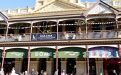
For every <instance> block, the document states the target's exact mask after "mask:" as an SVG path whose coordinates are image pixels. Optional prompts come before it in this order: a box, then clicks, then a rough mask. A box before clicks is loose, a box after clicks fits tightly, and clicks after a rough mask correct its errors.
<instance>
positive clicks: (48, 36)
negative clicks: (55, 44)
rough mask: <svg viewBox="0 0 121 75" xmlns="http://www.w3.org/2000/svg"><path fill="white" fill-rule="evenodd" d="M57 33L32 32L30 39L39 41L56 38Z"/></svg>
mask: <svg viewBox="0 0 121 75" xmlns="http://www.w3.org/2000/svg"><path fill="white" fill-rule="evenodd" d="M56 39H57V35H56V34H55V33H53V34H32V36H31V40H32V41H41V40H56Z"/></svg>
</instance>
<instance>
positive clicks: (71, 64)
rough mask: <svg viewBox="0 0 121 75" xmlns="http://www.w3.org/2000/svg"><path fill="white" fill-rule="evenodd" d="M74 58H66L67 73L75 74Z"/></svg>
mask: <svg viewBox="0 0 121 75" xmlns="http://www.w3.org/2000/svg"><path fill="white" fill-rule="evenodd" d="M75 61H76V60H75V59H74V58H68V59H67V74H73V75H75V74H76V62H75Z"/></svg>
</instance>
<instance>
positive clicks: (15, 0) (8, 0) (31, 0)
mask: <svg viewBox="0 0 121 75" xmlns="http://www.w3.org/2000/svg"><path fill="white" fill-rule="evenodd" d="M35 1H36V0H1V1H0V10H6V9H14V8H25V7H27V6H29V7H33V6H35ZM81 1H82V2H85V1H88V2H92V1H97V0H81Z"/></svg>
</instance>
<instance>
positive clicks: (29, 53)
mask: <svg viewBox="0 0 121 75" xmlns="http://www.w3.org/2000/svg"><path fill="white" fill-rule="evenodd" d="M30 26H31V30H30V37H29V40H30V41H31V35H32V27H33V22H32V21H31V25H30ZM30 57H31V49H30V46H28V67H27V71H28V74H29V69H30Z"/></svg>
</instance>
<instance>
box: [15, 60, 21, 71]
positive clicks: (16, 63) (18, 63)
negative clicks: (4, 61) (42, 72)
mask: <svg viewBox="0 0 121 75" xmlns="http://www.w3.org/2000/svg"><path fill="white" fill-rule="evenodd" d="M15 70H16V73H19V72H21V70H22V61H15Z"/></svg>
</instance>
